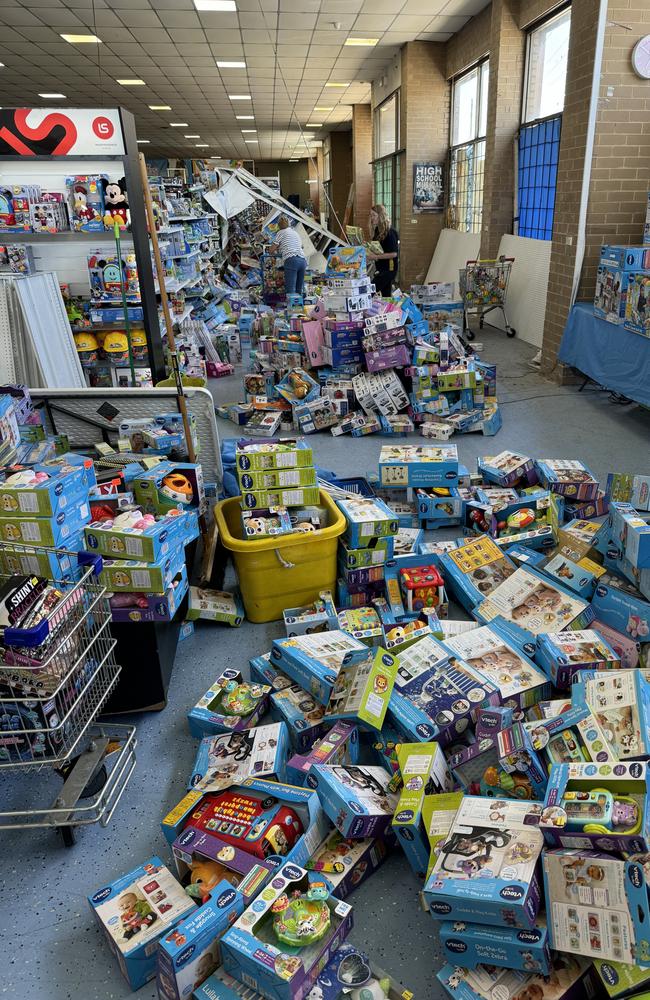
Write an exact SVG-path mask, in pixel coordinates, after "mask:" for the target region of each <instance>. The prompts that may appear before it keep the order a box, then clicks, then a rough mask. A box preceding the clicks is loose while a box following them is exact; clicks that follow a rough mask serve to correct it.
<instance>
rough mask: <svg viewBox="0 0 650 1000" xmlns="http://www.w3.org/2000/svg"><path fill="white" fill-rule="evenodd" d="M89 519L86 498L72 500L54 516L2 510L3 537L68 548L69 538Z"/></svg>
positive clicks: (0, 531) (1, 530) (0, 528)
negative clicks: (72, 501) (9, 512)
mask: <svg viewBox="0 0 650 1000" xmlns="http://www.w3.org/2000/svg"><path fill="white" fill-rule="evenodd" d="M89 521H90V507H89V506H88V502H87V501H86V500H83V501H81V502H80V501H76V502H74V503H71V504H70V505H69V506H68V507H66V508H65V509H64V510H59V512H58V513H57V514H55V515H54V516H53V517H38V516H36V515H32V514H21V513H18V512H15V513H13V514H8V513H4V512H2V516H0V540H1V541H3V542H20V543H21V544H26V545H29V544H32V545H38V546H48V547H55V548H56V547H58V548H65V543H66V542H67V541H68V539H70V538H72V537H73V536H75V535H77V534H78V533H79V531H80V530H81V529H82V528H83V527H84V526H85V525H86V524H88V522H89Z"/></svg>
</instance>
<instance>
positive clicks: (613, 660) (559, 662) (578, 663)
mask: <svg viewBox="0 0 650 1000" xmlns="http://www.w3.org/2000/svg"><path fill="white" fill-rule="evenodd" d="M534 659H535V662H536V663H537V664H538V665H539V666H540V667H541V668H542V670H543V671H544V673H545V674H546V676H547V677H548V678H549V680H551V681H553V684H555V686H556V687H559V688H569V687H570V686H571V683H572V681H573V678H574V676H575V675H576V673H578V672H579V671H581V670H619V669H620V666H621V660H620V657H619V656H617V654H616V653H615V652H614V650H613V649H612V647H611V646H610V645H609V643H607V642H605V640H604V639H603V637H602V636H600V635H599V634H598V632H594V631H593V629H583V630H578V631H574V632H543V633H542V634H541V635H538V636H537V650H536V652H535V657H534Z"/></svg>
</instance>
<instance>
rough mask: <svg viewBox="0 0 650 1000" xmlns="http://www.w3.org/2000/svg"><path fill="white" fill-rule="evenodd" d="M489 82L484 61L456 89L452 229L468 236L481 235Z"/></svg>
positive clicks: (451, 169)
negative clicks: (469, 234) (479, 233)
mask: <svg viewBox="0 0 650 1000" xmlns="http://www.w3.org/2000/svg"><path fill="white" fill-rule="evenodd" d="M489 79H490V63H489V61H488V60H487V59H484V60H483V61H482V62H480V63H478V65H476V66H474V67H473V68H472V69H470V70H468V71H467V72H466V73H463V75H462V76H459V77H458V78H457V79H456V80H454V82H453V85H452V98H451V150H450V157H449V160H450V162H449V208H450V215H451V225H452V226H453V227H454V228H455V229H459V230H460V231H461V232H464V233H478V232H480V231H481V220H482V216H483V177H484V170H485V134H486V132H487V98H488V87H489Z"/></svg>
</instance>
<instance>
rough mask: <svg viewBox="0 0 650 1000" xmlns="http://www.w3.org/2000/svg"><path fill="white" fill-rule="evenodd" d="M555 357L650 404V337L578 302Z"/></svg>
mask: <svg viewBox="0 0 650 1000" xmlns="http://www.w3.org/2000/svg"><path fill="white" fill-rule="evenodd" d="M558 359H559V360H560V361H561V362H562V364H565V365H571V367H572V368H577V369H578V371H581V372H583V374H584V375H588V376H589V378H590V379H593V381H594V382H598V384H599V385H602V386H604V388H606V389H610V390H613V391H614V392H619V393H621V395H623V396H627V397H628V398H629V399H634V400H636V402H637V403H643V404H644V405H645V406H650V339H649V338H647V337H642V336H640V335H639V334H638V333H630V331H629V330H625V329H624V328H623V327H622V326H615V325H614V324H613V323H608V322H607V321H606V320H604V319H600V318H599V317H598V316H594V307H593V305H592V304H591V303H590V302H577V303H576V304H575V305H574V307H573V309H572V310H571V312H570V313H569V318H568V320H567V324H566V326H565V328H564V333H563V335H562V343H561V344H560V350H559V352H558Z"/></svg>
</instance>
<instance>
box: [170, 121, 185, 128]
mask: <svg viewBox="0 0 650 1000" xmlns="http://www.w3.org/2000/svg"><path fill="white" fill-rule="evenodd" d="M188 125H189V122H170V123H169V127H170V128H187V126H188Z"/></svg>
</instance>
